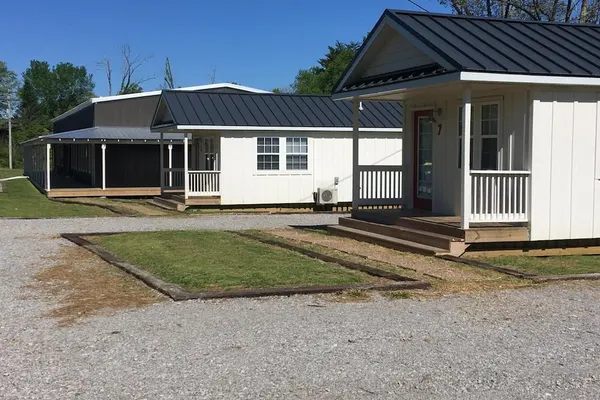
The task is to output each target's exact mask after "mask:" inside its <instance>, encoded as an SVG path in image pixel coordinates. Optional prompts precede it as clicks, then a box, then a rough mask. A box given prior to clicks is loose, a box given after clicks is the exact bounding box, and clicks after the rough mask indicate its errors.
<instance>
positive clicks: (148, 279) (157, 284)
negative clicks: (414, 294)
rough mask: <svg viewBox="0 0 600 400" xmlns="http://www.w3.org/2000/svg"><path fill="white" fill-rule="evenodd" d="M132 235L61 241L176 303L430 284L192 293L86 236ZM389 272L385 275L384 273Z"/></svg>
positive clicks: (76, 236)
mask: <svg viewBox="0 0 600 400" xmlns="http://www.w3.org/2000/svg"><path fill="white" fill-rule="evenodd" d="M122 233H129V232H102V233H63V234H61V237H62V238H64V239H66V240H69V241H70V242H72V243H74V244H76V245H78V246H81V247H83V248H85V249H86V250H88V251H90V252H92V253H94V254H96V255H97V256H99V257H100V258H102V259H103V260H104V261H106V262H108V263H109V264H111V265H114V266H115V267H117V268H120V269H121V270H123V271H125V272H127V273H129V274H131V275H133V276H135V277H136V278H138V279H139V280H141V281H142V282H144V283H145V284H146V285H148V286H149V287H151V288H152V289H154V290H157V291H159V292H161V293H163V294H164V295H166V296H168V297H170V298H171V299H172V300H174V301H182V300H192V299H203V300H208V299H223V298H238V297H263V296H292V295H297V294H318V293H337V292H342V291H344V290H350V289H358V290H379V291H389V290H411V289H427V288H428V287H429V286H430V284H429V283H428V282H424V281H415V280H412V279H411V278H405V279H404V280H402V281H394V282H393V283H388V284H348V285H334V286H324V285H319V286H299V287H287V286H286V287H278V288H257V289H233V290H223V291H205V292H188V291H187V290H185V289H183V288H182V287H181V286H179V285H175V284H172V283H168V282H165V281H163V280H162V279H159V278H157V277H156V276H154V275H153V274H150V273H149V272H147V271H145V270H143V269H141V268H139V267H138V266H136V265H134V264H131V263H128V262H126V261H123V260H121V259H120V258H118V257H117V256H116V255H115V254H113V253H111V252H109V251H108V250H106V249H104V248H103V247H102V246H99V245H97V244H94V243H92V242H90V241H88V240H86V239H84V237H85V236H103V235H118V234H122ZM382 272H385V271H382Z"/></svg>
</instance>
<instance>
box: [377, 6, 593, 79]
mask: <svg viewBox="0 0 600 400" xmlns="http://www.w3.org/2000/svg"><path fill="white" fill-rule="evenodd" d="M386 13H389V14H390V15H392V16H393V19H394V20H395V21H396V22H397V23H398V24H400V25H401V26H402V27H403V28H404V29H406V30H408V31H409V32H411V33H412V34H413V35H415V36H417V37H418V38H419V39H420V40H421V41H422V42H423V44H425V45H426V46H428V47H429V48H431V49H432V50H434V51H435V52H436V53H437V54H439V55H440V57H442V58H443V59H444V60H446V61H448V62H449V63H451V64H452V65H454V66H455V67H456V69H458V70H462V71H481V72H502V73H519V74H536V75H573V76H600V54H599V53H600V26H598V25H582V24H565V23H551V22H538V21H518V20H510V19H496V18H483V17H469V16H459V15H447V14H430V13H421V12H408V11H395V10H387V11H386Z"/></svg>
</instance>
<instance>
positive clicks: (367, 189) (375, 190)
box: [358, 165, 402, 206]
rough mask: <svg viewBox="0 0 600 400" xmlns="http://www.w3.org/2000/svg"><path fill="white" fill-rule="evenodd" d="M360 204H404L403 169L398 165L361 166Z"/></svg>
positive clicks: (359, 168) (359, 171)
mask: <svg viewBox="0 0 600 400" xmlns="http://www.w3.org/2000/svg"><path fill="white" fill-rule="evenodd" d="M358 174H359V182H360V190H359V197H358V204H359V205H361V206H364V205H373V206H376V205H396V204H402V167H401V166H397V165H359V166H358Z"/></svg>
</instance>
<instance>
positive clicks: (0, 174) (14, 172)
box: [0, 168, 23, 179]
mask: <svg viewBox="0 0 600 400" xmlns="http://www.w3.org/2000/svg"><path fill="white" fill-rule="evenodd" d="M21 175H23V170H22V169H8V168H0V179H2V178H10V177H13V176H21Z"/></svg>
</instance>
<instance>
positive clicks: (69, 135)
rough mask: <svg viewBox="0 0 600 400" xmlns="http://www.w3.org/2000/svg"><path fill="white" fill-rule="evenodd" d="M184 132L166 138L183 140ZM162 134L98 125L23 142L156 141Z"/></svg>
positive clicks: (131, 128)
mask: <svg viewBox="0 0 600 400" xmlns="http://www.w3.org/2000/svg"><path fill="white" fill-rule="evenodd" d="M183 136H184V134H183V133H165V134H164V139H165V140H168V141H183ZM159 139H160V134H159V133H156V132H151V131H150V128H136V127H118V126H97V127H93V128H86V129H78V130H75V131H68V132H61V133H51V134H48V135H41V136H38V137H37V138H34V139H31V140H28V141H26V142H23V143H22V144H35V142H48V141H51V142H59V141H60V142H62V141H64V142H67V141H74V142H82V141H106V142H116V141H123V142H126V141H129V142H131V141H134V142H143V141H154V140H159Z"/></svg>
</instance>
